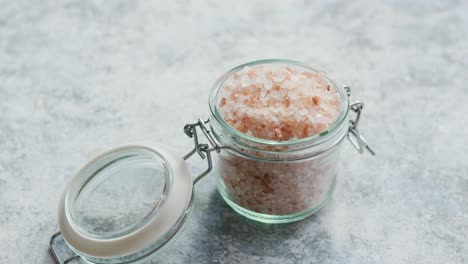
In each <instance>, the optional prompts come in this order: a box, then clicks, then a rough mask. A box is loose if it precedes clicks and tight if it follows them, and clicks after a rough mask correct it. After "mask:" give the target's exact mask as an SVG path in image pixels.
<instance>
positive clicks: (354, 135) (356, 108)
mask: <svg viewBox="0 0 468 264" xmlns="http://www.w3.org/2000/svg"><path fill="white" fill-rule="evenodd" d="M345 89H346V91H347V92H348V96H349V95H350V88H349V87H345ZM363 108H364V103H362V102H359V101H358V102H355V103H353V104H351V106H350V109H351V111H353V112H355V113H356V118H355V119H354V120H349V130H348V135H347V136H348V139H349V141H350V142H351V144H353V146H354V147H355V148H356V149H357V150H358V151H359V153H361V154H362V153H364V149H367V150H368V151H369V152H370V153H371V154H372V156H375V152H374V151H373V150H372V149H371V148H370V147H369V144H368V143H367V141H366V140H365V139H364V137H363V136H362V135H361V134H360V133H359V131H358V129H357V125H358V124H359V119H360V117H361V112H362V109H363Z"/></svg>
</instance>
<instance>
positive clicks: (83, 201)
mask: <svg viewBox="0 0 468 264" xmlns="http://www.w3.org/2000/svg"><path fill="white" fill-rule="evenodd" d="M82 173H83V174H84V175H83V181H82V183H81V185H80V186H79V187H78V188H77V189H74V190H73V191H74V192H72V193H71V194H70V198H71V199H70V202H71V203H70V214H71V217H72V221H73V223H74V224H75V225H76V226H79V227H80V228H81V229H82V231H83V232H87V234H88V235H90V236H94V237H99V238H113V237H117V236H122V235H125V234H128V233H129V232H132V231H133V230H135V229H137V228H138V227H140V226H141V225H143V224H144V223H145V222H146V220H148V219H150V218H151V216H152V215H154V214H156V213H157V212H158V211H159V210H158V209H159V207H160V206H161V205H162V204H164V202H165V200H166V197H167V195H168V192H169V189H170V188H169V187H170V185H171V183H172V172H171V170H170V169H168V167H167V162H166V161H165V160H164V159H163V157H161V156H160V155H157V154H156V153H154V152H152V151H150V150H147V149H142V148H138V147H128V148H122V149H118V150H115V151H113V152H111V153H109V154H108V155H105V156H104V157H102V158H101V159H98V160H96V162H95V163H94V164H93V165H92V166H90V168H88V169H87V170H85V171H82Z"/></svg>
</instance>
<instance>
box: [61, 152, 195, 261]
mask: <svg viewBox="0 0 468 264" xmlns="http://www.w3.org/2000/svg"><path fill="white" fill-rule="evenodd" d="M126 147H130V148H142V149H146V150H150V151H153V152H156V153H159V154H160V155H161V156H163V157H164V158H165V160H166V161H167V163H168V164H167V165H168V166H169V168H170V169H171V170H172V175H173V181H172V187H171V189H170V191H169V195H168V197H167V198H166V200H165V202H164V203H163V204H162V205H161V207H160V209H159V212H158V213H157V214H155V215H154V216H153V217H152V219H149V220H148V221H147V222H146V224H145V225H143V226H141V227H140V228H138V229H136V230H135V231H134V232H131V233H129V234H127V235H124V236H121V237H115V238H111V239H97V238H94V237H90V236H89V235H86V232H82V231H80V228H75V227H74V224H73V222H72V220H71V214H70V208H69V205H70V199H73V197H70V194H71V193H72V192H71V190H72V189H73V188H76V186H77V185H78V184H80V180H82V179H81V178H80V177H79V176H80V173H81V172H82V171H84V170H85V169H86V168H88V167H89V166H91V165H92V164H93V163H95V162H96V161H97V160H99V159H100V158H102V157H105V156H106V155H109V154H110V153H112V152H113V151H115V150H121V149H123V148H126ZM80 173H78V174H77V176H75V178H74V179H73V180H72V181H71V182H70V183H69V185H68V186H67V188H66V189H65V191H64V193H63V195H62V197H61V200H60V205H59V211H58V218H59V227H60V231H61V232H62V235H63V238H64V239H65V241H66V242H67V243H68V244H69V246H70V247H72V249H73V250H74V251H76V252H75V253H77V254H79V255H83V256H90V257H95V258H116V257H123V256H128V255H131V254H134V253H138V252H141V251H142V250H144V249H146V248H148V247H149V246H151V245H152V244H154V243H157V242H158V241H159V240H160V239H164V235H166V234H167V233H168V231H169V230H170V229H171V228H172V227H173V226H174V225H176V223H177V221H178V220H179V219H180V218H181V216H183V215H184V212H185V211H186V210H187V208H188V206H189V204H190V199H191V196H192V189H193V183H192V179H191V177H190V173H189V170H188V168H187V165H186V163H185V161H184V160H183V159H182V156H179V155H177V154H176V152H174V151H172V150H171V149H170V148H169V147H167V146H165V145H160V144H151V145H148V144H144V145H126V146H122V147H118V148H114V149H112V150H110V151H108V152H106V153H103V154H101V155H99V156H98V157H96V158H94V159H93V160H91V161H90V162H89V163H88V164H87V165H86V166H85V167H83V169H82V170H81V171H80Z"/></svg>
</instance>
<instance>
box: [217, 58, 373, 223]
mask: <svg viewBox="0 0 468 264" xmlns="http://www.w3.org/2000/svg"><path fill="white" fill-rule="evenodd" d="M258 64H262V65H264V64H274V65H281V66H288V67H294V68H300V69H302V70H306V71H311V72H314V73H319V74H321V75H322V76H323V77H324V78H325V80H326V81H327V82H328V83H329V84H330V85H332V86H333V87H335V89H336V91H337V93H338V94H339V98H340V102H341V106H340V113H339V115H338V118H337V119H336V121H335V122H334V123H332V124H331V125H330V126H329V127H328V128H327V129H326V130H325V131H323V132H322V133H320V134H318V135H314V136H311V137H307V138H302V139H296V140H287V141H275V140H267V139H261V138H256V137H252V136H249V135H247V134H244V133H241V132H239V131H238V130H236V129H235V128H233V127H232V126H231V125H229V124H228V123H227V122H226V121H225V120H224V119H223V117H222V116H221V114H220V111H219V109H218V105H219V102H220V98H219V97H220V96H219V91H220V89H221V88H222V86H223V83H224V82H225V81H226V80H227V79H228V78H230V77H231V76H232V75H233V74H234V73H235V72H237V71H239V70H242V69H243V68H244V67H248V66H254V65H258ZM349 94H350V90H349V88H347V87H344V86H342V85H339V84H338V82H337V81H335V80H334V78H332V77H331V76H330V75H329V74H328V73H326V72H324V71H322V70H319V69H317V68H314V67H311V66H308V65H305V64H303V63H299V62H295V61H288V60H263V61H255V62H251V63H247V64H243V65H240V66H238V67H236V68H234V69H232V70H230V71H228V72H227V73H226V74H224V75H223V76H222V77H221V78H220V79H218V81H217V82H216V83H215V85H214V87H213V88H212V90H211V93H210V98H209V105H210V120H211V123H210V126H211V132H212V134H213V136H214V138H215V140H216V142H217V144H218V145H219V146H223V149H222V151H220V153H219V155H217V161H216V166H214V167H215V169H216V177H217V181H218V190H219V193H220V194H221V196H222V197H223V198H224V200H225V201H226V202H227V203H228V204H229V205H230V206H231V207H232V208H233V209H234V210H235V211H236V212H238V213H240V214H241V215H243V216H245V217H248V218H251V219H254V220H257V221H260V222H265V223H287V222H293V221H297V220H300V219H303V218H305V217H307V216H309V215H311V214H313V213H314V212H316V211H317V210H319V209H320V208H321V207H322V206H324V205H325V203H326V202H327V201H328V200H329V199H330V197H331V195H332V193H333V190H334V187H335V182H336V176H337V172H338V165H339V160H340V159H339V156H340V155H339V153H340V147H341V146H342V144H341V143H342V142H343V139H344V138H345V137H346V136H347V135H348V131H349V129H350V124H357V122H354V121H352V123H350V119H349V118H350V115H349V113H350V102H349ZM356 106H357V105H353V109H355V108H356ZM359 107H361V109H362V104H360V105H359ZM361 109H359V111H360V110H361ZM353 136H354V134H353V135H351V136H350V137H353ZM355 136H356V137H354V138H353V139H354V142H355V143H361V144H362V140H361V138H360V137H359V136H358V133H356V135H355ZM365 145H367V144H365ZM357 146H359V144H357Z"/></svg>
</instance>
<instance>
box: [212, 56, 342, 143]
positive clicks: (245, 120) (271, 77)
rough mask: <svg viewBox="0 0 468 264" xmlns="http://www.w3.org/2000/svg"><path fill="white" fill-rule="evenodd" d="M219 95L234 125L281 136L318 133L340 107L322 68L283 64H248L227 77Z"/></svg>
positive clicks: (272, 136)
mask: <svg viewBox="0 0 468 264" xmlns="http://www.w3.org/2000/svg"><path fill="white" fill-rule="evenodd" d="M218 98H220V101H219V105H218V109H219V111H220V113H221V115H222V116H223V118H224V120H225V121H226V122H227V123H229V124H230V125H231V126H233V127H234V128H236V129H237V130H239V131H240V132H243V133H245V134H247V135H250V136H253V137H257V138H263V139H271V140H278V141H283V140H290V139H299V138H305V137H310V136H313V135H315V134H319V133H321V132H323V131H325V130H326V129H327V128H328V126H329V125H330V124H331V123H333V122H334V121H335V120H336V118H337V117H338V114H339V112H340V98H339V95H338V93H337V92H336V89H335V88H334V87H333V86H331V85H330V84H329V83H328V82H327V81H326V80H325V78H324V77H323V76H322V75H321V74H318V73H315V72H312V71H307V70H305V69H300V70H299V69H291V68H290V67H287V66H280V65H255V66H253V67H244V68H243V69H242V70H240V71H238V72H236V73H234V74H233V75H232V76H231V77H230V78H229V79H227V80H226V81H225V82H224V84H223V87H221V89H220V91H219V96H218Z"/></svg>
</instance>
